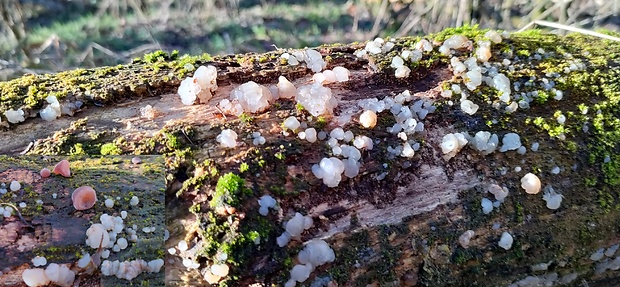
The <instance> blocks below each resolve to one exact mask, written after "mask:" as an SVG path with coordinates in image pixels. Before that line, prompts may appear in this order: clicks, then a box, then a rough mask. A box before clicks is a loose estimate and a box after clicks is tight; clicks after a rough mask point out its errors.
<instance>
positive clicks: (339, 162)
mask: <svg viewBox="0 0 620 287" xmlns="http://www.w3.org/2000/svg"><path fill="white" fill-rule="evenodd" d="M506 38H509V34H508V33H506V32H504V33H498V32H496V31H488V32H486V34H484V38H483V39H484V40H480V41H477V42H476V43H474V42H473V41H472V40H470V39H468V38H467V37H466V36H464V35H453V36H450V37H448V38H447V39H445V41H443V43H440V44H439V45H437V46H438V47H437V46H436V44H433V43H432V42H431V41H429V40H426V39H421V40H419V41H418V42H417V43H415V44H414V45H412V46H411V47H409V48H407V47H405V48H402V50H401V51H400V53H398V54H397V55H396V56H393V57H392V58H391V64H390V66H389V67H390V68H391V69H393V71H394V74H393V76H394V77H395V78H397V79H405V78H408V77H410V75H411V72H412V70H411V68H410V67H412V66H415V64H416V63H418V62H420V61H421V60H423V59H424V57H427V56H428V54H430V53H431V52H433V51H434V50H437V52H438V53H439V54H441V55H442V56H445V57H448V59H449V63H450V68H451V71H452V72H453V78H452V80H451V81H448V82H446V84H448V85H444V88H443V89H442V91H441V93H440V96H441V97H442V98H443V101H442V102H444V103H445V104H447V106H448V107H452V106H454V107H455V108H456V109H458V110H459V111H458V112H462V113H463V114H466V115H469V116H473V115H475V114H476V113H477V112H478V111H479V110H481V109H483V108H484V109H489V108H490V109H494V110H496V111H498V112H500V113H504V114H507V115H511V114H515V113H519V112H520V111H525V110H528V109H530V104H531V103H532V102H533V101H536V100H537V99H538V98H539V97H543V96H545V97H549V98H551V99H553V100H555V101H561V100H562V99H563V96H564V93H563V91H561V90H559V89H557V88H556V82H555V79H556V78H559V77H560V76H561V75H560V73H547V74H546V75H545V77H543V78H537V77H535V76H531V77H529V78H527V79H519V80H516V81H514V82H512V83H511V80H510V79H509V78H508V76H507V75H508V74H510V73H511V72H514V71H515V69H522V68H527V66H525V65H527V64H524V63H526V62H527V61H529V60H541V59H545V58H549V57H553V56H556V55H555V53H554V52H545V50H544V49H538V50H537V51H536V53H534V54H533V55H531V56H530V57H529V58H525V59H524V58H523V57H521V58H520V57H519V56H514V57H513V56H510V57H511V58H503V59H500V60H499V61H492V59H493V53H492V52H493V51H492V48H493V45H494V44H499V43H501V42H502V41H504V40H505V39H506ZM394 47H395V41H394V40H387V41H386V40H384V39H381V38H377V39H375V40H373V41H369V42H367V44H366V46H365V47H364V48H363V49H360V50H358V51H356V52H355V55H356V56H357V57H360V58H369V57H375V56H377V55H381V54H388V53H389V52H390V51H391V50H392V49H393V48H394ZM390 55H393V53H392V54H390ZM563 56H564V57H565V58H569V59H571V58H572V55H570V54H565V55H563ZM281 58H282V59H284V60H286V62H287V63H288V64H289V65H292V66H297V65H301V64H302V63H303V62H305V63H306V65H307V68H308V69H310V70H311V71H312V72H313V73H314V75H313V76H312V83H310V84H305V85H301V86H299V87H296V86H295V85H294V84H293V83H292V82H291V81H289V80H288V79H287V78H286V77H284V76H280V77H279V80H278V83H277V85H272V86H263V85H259V84H257V83H255V82H248V83H245V84H242V85H240V86H239V87H237V88H236V89H234V90H233V91H232V93H231V94H230V97H228V98H225V99H223V100H221V101H220V102H219V104H218V107H219V110H220V111H221V112H223V113H226V114H229V115H236V116H240V115H242V114H243V113H248V114H255V113H261V112H264V111H266V110H267V109H269V107H270V106H271V105H272V104H274V103H275V102H276V101H279V100H284V101H294V102H295V103H296V104H297V105H298V106H301V107H303V109H304V110H305V111H307V112H308V113H309V114H310V115H311V116H310V117H303V116H290V117H288V118H286V119H285V120H284V121H283V122H282V124H281V127H282V133H283V134H284V135H285V136H290V135H296V136H297V137H298V138H299V139H301V140H305V141H307V142H309V143H316V142H319V143H320V144H323V145H326V146H327V147H328V151H329V152H328V154H327V155H325V156H324V157H323V158H322V159H321V160H320V161H319V162H318V163H316V164H314V165H312V167H311V172H312V174H313V175H314V176H315V177H316V178H317V179H321V180H322V182H323V184H325V185H326V186H327V187H330V188H335V187H338V186H339V184H340V183H341V182H342V181H344V180H346V178H355V177H356V176H358V175H359V174H360V170H361V169H363V166H362V163H363V154H364V153H363V151H365V150H372V149H373V147H375V146H376V145H386V142H387V141H385V140H382V139H379V138H374V139H373V138H372V137H371V134H372V133H371V132H370V131H371V130H372V129H374V128H375V127H376V126H377V121H378V119H377V117H378V116H377V115H378V114H379V113H382V112H384V111H389V113H390V114H391V116H393V118H394V120H395V123H394V124H393V125H391V126H388V127H387V132H388V133H390V134H392V135H394V136H395V137H396V138H397V139H398V140H400V144H398V145H395V146H394V145H388V146H387V147H386V150H387V152H388V153H387V154H388V157H389V158H391V159H394V158H396V157H401V158H405V159H407V158H412V157H413V156H414V155H415V154H416V151H418V150H419V149H420V147H421V143H422V142H423V141H424V140H425V125H424V119H425V118H426V117H427V115H428V114H430V113H433V112H435V110H436V107H435V106H434V105H433V102H431V101H430V100H428V99H424V98H416V97H415V96H414V95H412V94H411V93H410V91H408V90H404V91H402V92H401V93H399V94H397V95H395V96H389V95H387V96H385V97H382V98H381V99H380V98H366V99H361V100H358V102H357V106H358V107H359V109H358V110H356V111H355V112H354V113H353V114H354V115H355V116H356V118H355V119H352V117H351V114H340V115H338V114H337V112H335V111H336V110H337V109H336V108H337V107H338V106H339V98H340V97H339V96H338V95H335V94H334V93H333V91H332V88H330V87H331V85H330V84H332V83H338V82H346V81H348V80H349V77H350V72H349V71H348V70H347V69H345V68H344V67H334V68H333V69H332V70H325V68H326V66H327V65H326V63H325V61H324V60H323V59H322V56H321V54H320V53H319V52H317V51H315V50H312V49H306V50H303V51H295V52H293V53H292V54H289V53H284V54H282V55H281ZM570 63H571V64H570V66H569V67H567V68H566V69H564V72H565V73H571V72H574V71H582V70H584V69H585V65H584V64H583V63H582V62H581V61H579V60H571V62H570ZM206 69H207V70H209V71H215V70H216V69H215V67H213V66H209V67H207V68H206ZM199 70H200V71H205V67H200V68H199ZM207 76H208V77H207ZM196 77H205V78H201V79H196ZM216 78H217V75H216V73H208V74H204V73H203V75H202V76H201V75H199V74H198V71H197V72H196V74H195V75H194V79H196V80H194V81H195V82H204V83H206V82H208V83H211V85H209V86H208V87H202V89H208V90H209V93H213V92H216V91H215V89H214V87H215V88H217V85H216V84H215V81H216ZM188 79H190V78H188ZM483 86H486V87H488V88H491V89H493V90H494V91H496V93H495V95H493V96H490V98H488V99H487V100H484V101H481V100H479V98H481V97H472V95H473V94H476V95H479V94H480V88H481V87H483ZM446 87H448V88H446ZM536 89H539V91H542V92H539V91H536ZM201 91H202V90H200V89H195V90H194V91H192V92H191V93H189V92H188V90H187V89H184V88H183V86H182V87H181V88H179V95H180V96H181V99H182V101H183V103H184V104H193V103H194V100H193V99H195V98H196V97H197V94H198V93H201ZM543 93H544V94H545V95H543ZM549 95H550V96H549ZM455 97H458V101H459V104H455V103H454V101H453V99H454V98H455ZM198 98H200V97H198ZM545 100H546V98H545ZM201 102H204V101H202V100H201ZM584 113H587V110H586V111H585V112H584ZM384 115H385V113H384ZM320 116H325V117H327V118H328V119H331V122H330V125H328V126H331V127H332V128H331V130H320V129H317V128H315V127H312V126H313V117H314V118H316V117H320ZM556 120H557V122H558V123H559V124H560V125H564V124H565V122H566V120H567V119H566V117H565V116H564V115H562V114H558V115H556ZM496 123H497V122H493V121H492V124H496ZM355 124H359V127H360V129H357V130H361V131H362V132H359V133H358V134H355V133H354V132H353V131H351V130H346V128H345V127H346V126H347V125H349V126H350V125H355ZM585 129H587V126H584V130H585ZM365 131H368V133H366V132H365ZM469 132H471V131H462V132H451V133H447V134H445V135H444V136H443V139H442V140H441V143H440V144H439V146H437V147H436V148H437V149H439V150H441V152H442V154H443V158H444V160H446V161H450V160H451V159H452V158H454V157H456V156H457V155H458V153H459V152H460V151H461V150H462V149H463V148H465V147H466V146H469V148H471V149H472V150H473V151H474V152H477V153H479V154H481V155H483V156H486V155H489V154H492V153H494V152H500V153H516V154H518V155H525V154H526V153H527V152H528V147H526V146H525V145H523V144H522V138H521V136H520V135H519V134H518V133H515V132H505V133H503V134H501V133H499V134H496V133H493V132H491V131H486V130H478V131H475V133H474V134H473V135H472V134H470V133H469ZM555 137H557V138H558V139H559V140H564V139H565V137H566V135H565V134H563V133H559V134H557V135H555ZM252 139H253V141H252V143H253V144H254V145H263V144H266V143H267V144H268V141H267V140H266V139H265V137H263V136H261V134H260V133H258V132H255V133H254V134H253V135H252ZM239 140H240V139H239V137H238V136H237V133H236V132H235V131H233V130H231V129H224V130H222V131H221V133H220V134H219V135H218V136H217V142H218V143H219V144H220V145H221V147H222V148H227V149H231V148H236V147H238V146H239V145H240V143H239V142H238V141H239ZM539 147H540V145H539V143H538V142H533V143H532V144H531V146H530V147H529V152H538V149H539ZM403 166H406V165H403ZM564 168H565V167H560V166H555V167H553V168H552V169H551V170H550V174H551V175H557V174H559V173H560V172H561V171H562V170H563V169H564ZM514 171H515V172H516V173H520V172H521V171H523V172H524V173H525V175H523V176H522V177H521V182H520V186H521V188H522V189H523V191H524V192H525V193H526V194H532V195H534V194H538V193H540V191H541V190H542V191H544V192H543V194H542V200H543V201H545V202H546V206H547V208H549V209H551V210H556V209H558V208H560V206H561V203H562V200H563V198H564V197H563V195H562V194H560V193H559V192H558V191H556V190H555V189H554V187H553V186H552V185H551V183H544V184H543V182H541V179H540V178H539V177H538V176H537V175H536V174H534V173H539V172H540V171H534V170H532V171H528V170H526V169H525V168H522V167H520V166H515V167H514ZM505 172H506V171H505V168H504V171H503V174H505ZM386 173H387V171H386V172H384V173H382V174H380V175H379V176H376V179H378V180H381V179H382V178H384V177H385V174H386ZM486 191H487V192H488V193H490V194H492V196H493V198H494V200H492V199H490V198H487V197H484V198H482V201H481V203H480V207H481V211H482V212H483V213H484V214H489V213H491V212H492V211H493V209H494V208H499V207H500V205H501V204H502V203H503V202H504V200H505V199H506V198H507V196H508V195H509V189H508V187H507V186H506V185H503V186H502V185H499V184H488V185H487V187H486ZM259 204H260V206H261V207H260V214H261V215H267V214H268V213H269V208H276V209H277V208H278V207H277V201H276V200H275V199H274V198H272V197H271V196H269V195H265V196H263V197H262V198H261V199H260V200H259ZM283 226H284V229H285V231H284V233H282V235H281V236H280V237H278V238H277V239H276V241H277V244H278V245H279V246H280V247H282V246H285V245H286V244H287V243H288V242H289V241H290V240H291V239H294V238H296V237H297V236H299V235H300V234H301V233H302V232H303V231H304V230H305V229H308V228H310V227H311V226H312V219H311V218H310V217H307V216H303V215H302V214H300V213H296V214H295V215H294V216H293V217H292V218H291V219H290V220H289V221H286V222H283ZM474 236H475V232H474V231H473V230H467V231H466V232H465V233H463V234H462V235H461V236H460V237H459V243H460V245H461V246H463V247H464V248H467V247H468V246H469V244H470V241H471V240H472V239H473V238H474ZM513 240H514V239H513V236H512V234H510V232H508V231H503V232H502V234H501V237H500V238H499V240H498V245H499V247H501V248H503V249H505V250H509V249H510V248H511V247H512V244H513ZM330 250H331V249H330ZM325 252H326V254H327V253H328V252H327V249H325ZM300 257H301V254H300ZM328 257H329V256H328ZM328 259H330V260H333V259H332V258H331V257H329V258H328ZM330 260H327V261H324V262H323V261H322V262H323V263H325V262H330ZM300 261H301V260H300ZM312 266H314V265H313V264H310V265H308V266H304V265H296V266H295V268H293V270H292V271H291V280H290V281H288V282H287V284H286V286H294V285H295V284H296V283H295V282H303V281H305V279H306V278H307V276H306V275H307V274H309V272H312V270H313V267H312ZM614 267H615V265H614ZM302 271H303V272H302Z"/></svg>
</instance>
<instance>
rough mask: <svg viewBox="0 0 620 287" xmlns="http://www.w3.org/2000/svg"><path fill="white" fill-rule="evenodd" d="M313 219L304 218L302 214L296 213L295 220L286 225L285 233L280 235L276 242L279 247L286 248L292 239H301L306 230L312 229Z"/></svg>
mask: <svg viewBox="0 0 620 287" xmlns="http://www.w3.org/2000/svg"><path fill="white" fill-rule="evenodd" d="M312 223H313V221H312V218H311V217H310V216H303V215H302V214H301V213H299V212H296V213H295V216H293V218H291V219H289V220H288V221H287V222H285V223H284V229H285V230H284V232H283V233H282V235H280V236H279V237H278V238H277V239H276V242H277V243H278V246H280V247H284V246H286V245H287V244H288V242H289V241H291V239H292V238H299V236H300V235H301V233H302V232H304V230H306V229H308V228H310V227H312Z"/></svg>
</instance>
